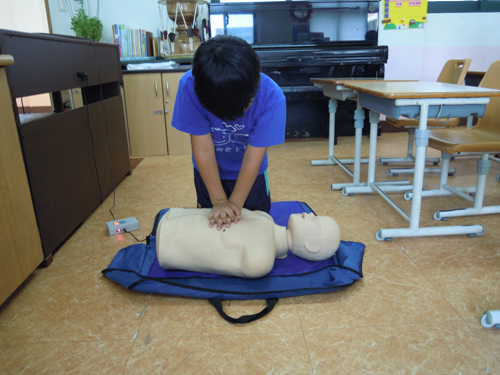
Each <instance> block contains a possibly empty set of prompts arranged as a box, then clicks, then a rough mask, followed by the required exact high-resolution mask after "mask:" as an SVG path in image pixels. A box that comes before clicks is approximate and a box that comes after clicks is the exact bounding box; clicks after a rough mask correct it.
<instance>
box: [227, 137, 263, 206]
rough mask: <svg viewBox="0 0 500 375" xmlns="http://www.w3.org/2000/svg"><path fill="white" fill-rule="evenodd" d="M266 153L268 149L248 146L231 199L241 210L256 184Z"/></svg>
mask: <svg viewBox="0 0 500 375" xmlns="http://www.w3.org/2000/svg"><path fill="white" fill-rule="evenodd" d="M266 152H267V147H254V146H250V145H247V148H246V150H245V154H244V155H243V161H242V163H241V169H240V173H239V174H238V179H237V180H236V185H235V186H234V190H233V193H232V194H231V196H230V197H229V200H230V201H231V202H232V203H234V204H235V205H236V206H238V208H239V209H240V210H241V208H243V205H244V204H245V201H246V200H247V197H248V194H249V193H250V190H251V189H252V186H253V184H254V183H255V179H256V178H257V175H258V174H259V169H260V165H261V164H262V159H264V156H265V155H266Z"/></svg>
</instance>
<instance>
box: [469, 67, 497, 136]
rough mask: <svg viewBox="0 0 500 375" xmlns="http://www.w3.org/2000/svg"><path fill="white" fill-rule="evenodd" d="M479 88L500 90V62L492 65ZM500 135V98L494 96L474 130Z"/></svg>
mask: <svg viewBox="0 0 500 375" xmlns="http://www.w3.org/2000/svg"><path fill="white" fill-rule="evenodd" d="M479 87H485V88H488V89H497V90H500V60H498V61H495V62H494V63H493V64H491V65H490V67H489V68H488V70H487V71H486V73H485V74H484V76H483V79H481V83H480V84H479ZM478 127H481V129H484V130H487V131H490V132H494V133H500V96H492V97H491V98H490V102H489V103H488V105H487V106H486V111H485V112H484V116H483V117H480V118H479V120H478V121H477V124H476V126H474V128H478Z"/></svg>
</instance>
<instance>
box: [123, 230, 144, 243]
mask: <svg viewBox="0 0 500 375" xmlns="http://www.w3.org/2000/svg"><path fill="white" fill-rule="evenodd" d="M123 232H124V233H127V234H130V235H131V236H132V237H134V240H136V241H137V242H145V241H147V239H148V238H149V237H150V236H151V234H150V235H148V236H146V238H144V239H143V240H140V239H138V238H137V237H136V236H134V234H133V233H132V232H129V231H127V230H126V229H124V230H123Z"/></svg>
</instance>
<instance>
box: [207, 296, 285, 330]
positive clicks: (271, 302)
mask: <svg viewBox="0 0 500 375" xmlns="http://www.w3.org/2000/svg"><path fill="white" fill-rule="evenodd" d="M208 301H209V302H210V303H211V304H212V305H213V306H214V307H215V309H216V310H217V312H218V313H219V315H220V316H222V317H223V318H224V319H225V320H227V321H228V322H229V323H233V324H237V323H239V324H245V323H250V322H253V321H256V320H258V319H260V318H262V317H264V316H266V315H267V314H268V313H270V312H271V311H272V309H273V308H274V306H275V305H276V303H277V302H278V298H268V299H266V302H267V306H266V307H265V308H264V310H262V311H261V312H258V313H256V314H252V315H242V316H240V317H239V318H233V317H231V316H229V315H227V314H226V313H225V312H224V309H223V308H222V300H221V299H220V298H209V299H208Z"/></svg>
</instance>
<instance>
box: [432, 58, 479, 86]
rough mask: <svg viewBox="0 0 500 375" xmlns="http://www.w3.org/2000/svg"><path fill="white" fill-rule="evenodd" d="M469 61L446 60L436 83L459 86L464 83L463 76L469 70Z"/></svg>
mask: <svg viewBox="0 0 500 375" xmlns="http://www.w3.org/2000/svg"><path fill="white" fill-rule="evenodd" d="M470 62H471V59H453V60H448V61H447V62H446V63H445V64H444V66H443V70H441V74H439V77H438V78H437V81H438V82H442V83H454V84H457V85H461V84H463V83H464V80H465V75H466V74H467V71H468V70H469V66H470Z"/></svg>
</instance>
